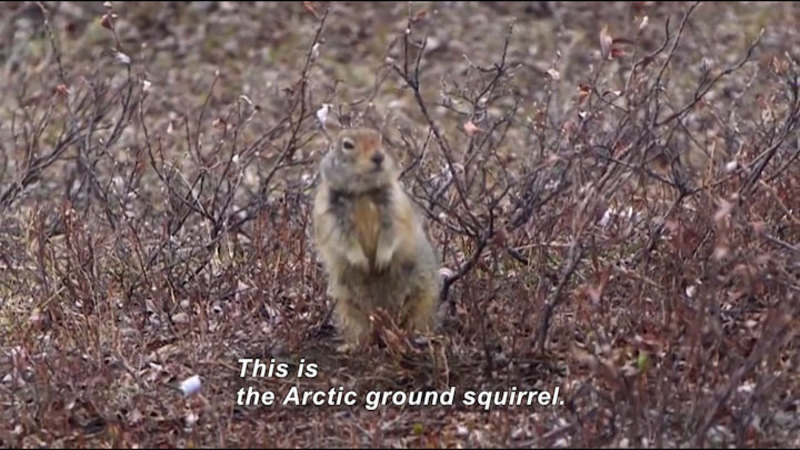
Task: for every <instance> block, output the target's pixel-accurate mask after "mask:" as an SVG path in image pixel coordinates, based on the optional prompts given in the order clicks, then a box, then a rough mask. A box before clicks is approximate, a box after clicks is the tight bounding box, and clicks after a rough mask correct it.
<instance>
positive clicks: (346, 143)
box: [342, 139, 356, 151]
mask: <svg viewBox="0 0 800 450" xmlns="http://www.w3.org/2000/svg"><path fill="white" fill-rule="evenodd" d="M342 148H343V149H345V150H348V151H349V150H353V149H354V148H356V145H355V144H354V143H353V141H351V140H350V139H345V140H343V141H342Z"/></svg>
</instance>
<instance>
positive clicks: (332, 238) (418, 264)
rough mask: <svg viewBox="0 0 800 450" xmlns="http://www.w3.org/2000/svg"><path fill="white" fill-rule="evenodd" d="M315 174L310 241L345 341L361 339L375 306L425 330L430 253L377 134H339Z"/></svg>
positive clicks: (432, 269)
mask: <svg viewBox="0 0 800 450" xmlns="http://www.w3.org/2000/svg"><path fill="white" fill-rule="evenodd" d="M346 142H347V144H346ZM348 145H349V146H350V147H352V148H350V149H348V148H347V146H348ZM375 155H382V158H383V159H382V161H381V162H380V164H377V163H376V162H375V160H374V159H375V158H376V156H375ZM377 158H380V157H377ZM320 173H321V175H322V182H321V184H320V186H319V188H318V190H317V193H316V196H315V199H314V239H315V242H316V245H317V249H318V251H319V254H320V257H321V260H322V262H323V264H324V266H325V270H326V272H327V275H328V294H329V295H330V296H331V297H333V298H334V299H335V300H336V302H337V305H336V313H337V317H338V319H339V325H340V328H341V330H342V332H343V334H344V337H345V340H346V341H347V343H348V344H350V345H356V344H359V343H362V342H365V341H366V340H367V338H368V333H369V330H370V320H369V316H370V314H372V313H373V312H374V311H375V309H376V308H382V309H384V310H385V311H386V312H388V313H389V314H390V316H392V317H393V318H394V319H395V320H396V321H397V323H398V324H399V325H401V326H404V327H406V328H408V329H410V330H414V331H418V332H426V331H432V329H433V328H434V327H435V324H436V320H435V313H436V306H437V301H438V297H439V291H440V289H441V279H440V278H439V274H438V263H437V258H436V254H435V251H434V249H433V247H432V246H431V244H430V242H429V240H428V238H427V236H426V234H425V232H424V229H423V227H422V222H421V220H420V218H419V216H418V214H417V212H416V210H415V209H414V207H413V205H412V203H411V200H410V199H409V197H408V196H407V194H406V193H405V192H404V191H403V189H402V187H401V186H400V184H399V181H398V179H397V177H398V171H397V167H396V165H395V162H394V160H393V158H392V157H391V155H389V154H388V153H387V152H385V151H384V150H383V148H382V146H381V138H380V134H379V133H378V132H376V131H374V130H369V129H348V130H343V131H342V132H340V133H339V136H338V137H337V139H336V141H335V143H334V145H333V148H331V149H330V151H329V152H328V154H327V155H326V156H325V158H324V159H323V161H322V164H321V166H320Z"/></svg>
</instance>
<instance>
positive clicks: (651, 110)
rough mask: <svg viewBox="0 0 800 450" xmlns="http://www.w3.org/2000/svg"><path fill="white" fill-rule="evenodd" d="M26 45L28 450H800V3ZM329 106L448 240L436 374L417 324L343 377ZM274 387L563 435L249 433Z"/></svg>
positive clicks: (341, 419)
mask: <svg viewBox="0 0 800 450" xmlns="http://www.w3.org/2000/svg"><path fill="white" fill-rule="evenodd" d="M0 17H2V19H0V30H1V32H0V36H2V41H1V42H0V45H2V47H0V55H2V57H0V62H2V68H0V71H2V72H1V74H0V80H1V81H0V89H2V93H1V94H0V270H1V272H0V274H1V275H0V299H1V300H2V304H0V337H1V339H0V350H2V352H0V405H1V406H0V421H1V422H2V425H0V446H2V447H40V446H82V447H83V446H104V447H105V446H111V445H114V446H123V447H131V446H145V445H147V446H159V447H163V446H206V447H208V446H211V447H216V446H234V445H243V446H259V447H260V446H280V447H289V446H310V445H318V446H326V447H331V446H338V447H341V446H379V445H383V446H393V447H396V446H399V447H404V446H433V447H440V446H442V447H453V446H464V447H473V446H500V445H508V446H514V447H530V446H558V447H562V446H570V447H571V446H600V447H607V446H628V445H630V446H656V445H657V446H668V447H676V446H688V445H691V444H696V445H700V446H713V447H722V446H728V445H734V446H739V447H756V446H769V447H798V446H800V438H799V436H800V419H799V418H798V417H800V374H799V371H798V365H800V356H798V349H800V336H799V335H798V333H797V331H798V329H799V328H800V322H799V321H800V265H799V263H800V248H798V240H800V239H798V238H799V237H800V216H798V211H800V208H799V207H800V201H799V200H798V199H799V198H800V161H799V160H798V155H799V154H800V149H799V147H800V132H799V131H798V126H799V124H800V98H798V90H799V87H798V79H799V77H800V32H798V30H800V24H798V22H797V20H798V18H800V5H798V4H797V3H775V4H762V3H758V4H756V3H753V4H745V3H709V4H700V5H697V4H689V3H671V2H670V3H667V2H664V3H661V2H628V3H587V4H578V3H563V4H547V3H540V2H529V3H528V4H516V3H510V2H509V3H506V2H502V3H496V4H493V3H489V2H472V3H467V2H441V3H431V4H429V3H412V4H407V3H373V4H356V3H347V4H345V3H333V4H324V3H321V2H293V3H266V2H264V3H234V2H219V3H217V2H193V3H178V2H169V3H144V2H142V3H139V2H130V3H127V2H126V3H114V4H113V5H111V4H103V3H101V2H93V3H83V4H78V3H69V2H64V3H56V2H42V3H36V2H7V3H3V4H2V5H0ZM328 104H329V105H332V108H331V112H330V114H329V117H328V120H338V121H340V122H342V123H350V124H366V125H370V126H376V127H383V129H384V131H385V134H386V141H387V145H389V146H390V147H391V148H392V150H393V151H394V152H395V154H396V155H398V157H399V158H400V159H401V161H402V162H403V164H404V167H406V170H405V171H404V173H403V180H404V183H405V185H406V186H407V188H408V189H409V191H411V192H412V193H413V195H414V197H415V199H416V200H417V202H418V204H419V206H420V208H421V209H422V210H423V211H424V212H425V215H426V217H427V219H428V223H429V228H430V232H431V235H432V236H433V239H434V241H435V242H436V243H437V246H438V249H439V251H440V253H441V257H442V267H443V268H446V269H447V270H444V271H443V273H444V274H445V276H446V277H447V283H446V286H447V289H446V291H445V292H444V293H443V302H442V308H441V309H442V311H441V312H442V316H443V325H442V329H441V330H440V333H439V334H438V335H437V336H435V337H433V338H432V339H431V340H429V341H428V342H427V343H425V344H424V345H421V344H420V343H419V341H418V340H417V341H414V340H412V339H410V338H409V337H408V336H403V335H402V333H397V332H392V331H391V324H386V325H387V327H386V328H383V329H381V328H378V331H377V332H379V333H380V334H381V336H382V337H383V342H384V345H382V346H380V347H376V348H370V349H368V350H367V351H365V352H364V353H362V354H358V355H347V354H342V353H337V352H336V351H335V348H336V344H337V337H336V334H335V330H334V329H333V328H332V326H331V324H330V317H329V313H330V304H329V302H328V300H327V299H326V296H325V287H324V286H325V282H324V274H323V273H322V271H321V267H320V265H319V264H318V263H317V261H316V257H315V252H314V248H313V245H312V243H311V241H310V239H309V219H310V215H309V210H310V208H309V205H310V199H311V195H312V193H313V189H314V186H315V184H314V183H315V170H316V165H317V163H318V161H319V159H320V156H321V154H322V152H323V151H324V142H325V141H324V139H323V135H322V133H321V132H320V128H319V122H318V120H317V111H319V110H320V108H323V107H324V105H328ZM395 331H396V330H395ZM406 338H409V339H406ZM245 357H257V358H262V359H264V360H269V359H270V358H275V359H276V361H285V362H290V363H292V364H296V363H297V362H298V361H299V360H300V359H301V358H305V359H306V360H309V361H315V362H317V363H318V364H319V371H320V374H319V376H318V377H316V378H313V379H296V378H294V377H289V378H286V379H278V378H273V379H252V378H247V379H242V378H240V377H239V364H238V363H237V360H238V359H239V358H245ZM194 374H198V375H199V376H200V377H201V378H202V381H203V386H202V389H201V390H200V392H199V393H197V394H195V395H189V396H184V395H182V393H181V391H180V390H178V389H177V387H178V385H179V383H180V382H181V381H182V380H184V379H186V378H187V377H189V376H191V375H194ZM250 385H252V386H254V387H257V388H259V389H262V390H264V389H274V390H276V391H277V392H278V393H284V392H286V391H287V389H288V388H289V387H290V386H292V385H300V386H302V387H303V388H304V389H305V388H319V389H325V390H327V389H328V388H330V387H338V386H343V387H345V388H346V389H353V390H356V391H358V392H360V393H365V392H367V391H369V390H374V389H390V390H394V389H403V390H425V389H439V390H441V389H446V388H448V387H450V386H456V387H457V389H459V392H463V390H466V389H473V390H480V389H488V390H503V389H505V388H508V387H510V386H516V387H518V388H519V389H535V388H545V389H552V388H553V387H555V386H559V387H560V389H561V391H562V396H563V397H564V399H565V404H564V405H563V406H559V407H550V408H543V407H513V408H507V407H496V408H493V409H492V411H491V412H484V411H482V410H479V409H477V408H467V407H450V408H446V407H441V408H435V407H434V408H414V407H407V408H400V407H394V406H389V407H386V408H381V409H379V410H377V411H367V410H365V409H364V408H363V406H357V407H344V406H343V407H321V408H320V407H304V408H301V407H273V408H268V407H240V406H237V405H236V402H235V396H236V392H237V391H238V390H239V389H240V388H241V387H243V386H250Z"/></svg>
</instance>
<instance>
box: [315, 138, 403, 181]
mask: <svg viewBox="0 0 800 450" xmlns="http://www.w3.org/2000/svg"><path fill="white" fill-rule="evenodd" d="M322 169H323V175H324V176H325V177H326V179H327V180H328V182H329V183H330V184H331V186H332V187H333V188H334V189H337V190H343V191H350V192H353V193H359V192H364V191H369V190H373V189H377V188H380V187H383V186H385V185H388V184H390V183H391V182H392V181H393V180H394V178H395V177H396V175H397V173H396V166H395V162H394V159H393V158H392V156H391V155H390V154H389V153H388V152H387V151H386V150H385V149H384V148H383V143H382V137H381V134H380V132H378V131H377V130H373V129H369V128H350V129H344V130H341V131H340V132H339V134H338V135H337V136H336V139H335V140H333V142H332V148H331V149H330V151H329V152H328V155H326V157H325V160H324V161H323V167H322Z"/></svg>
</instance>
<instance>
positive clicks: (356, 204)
mask: <svg viewBox="0 0 800 450" xmlns="http://www.w3.org/2000/svg"><path fill="white" fill-rule="evenodd" d="M350 220H351V223H352V224H353V233H355V235H356V239H357V240H358V242H359V244H361V248H362V249H363V250H364V254H366V255H367V258H369V259H370V261H372V260H374V258H375V251H376V249H377V248H378V237H379V236H380V234H381V214H380V210H379V208H378V205H377V204H376V203H375V201H374V200H373V199H372V198H370V197H367V196H361V197H358V198H356V199H354V200H353V203H352V207H351V211H350Z"/></svg>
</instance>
